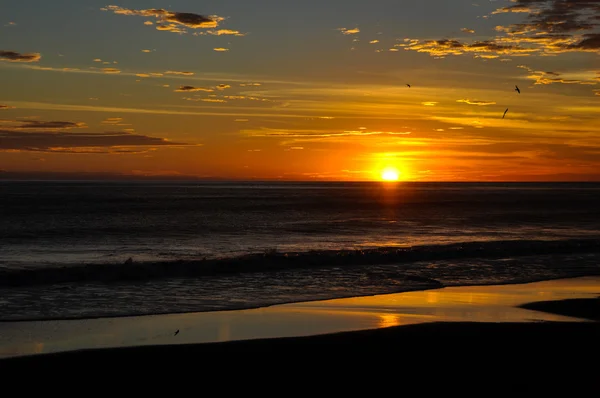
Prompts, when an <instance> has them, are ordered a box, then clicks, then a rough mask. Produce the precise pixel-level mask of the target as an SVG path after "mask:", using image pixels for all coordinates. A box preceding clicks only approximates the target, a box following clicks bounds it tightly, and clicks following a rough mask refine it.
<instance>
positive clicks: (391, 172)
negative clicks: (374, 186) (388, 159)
mask: <svg viewBox="0 0 600 398" xmlns="http://www.w3.org/2000/svg"><path fill="white" fill-rule="evenodd" d="M399 178H400V173H399V172H398V170H396V169H394V168H391V167H388V168H386V169H384V170H383V171H382V172H381V179H382V180H383V181H398V179H399Z"/></svg>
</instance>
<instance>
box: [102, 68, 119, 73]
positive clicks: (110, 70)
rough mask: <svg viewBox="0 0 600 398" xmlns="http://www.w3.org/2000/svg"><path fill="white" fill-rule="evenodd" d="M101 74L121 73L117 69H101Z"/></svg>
mask: <svg viewBox="0 0 600 398" xmlns="http://www.w3.org/2000/svg"><path fill="white" fill-rule="evenodd" d="M102 72H104V73H121V71H120V70H119V69H117V68H102Z"/></svg>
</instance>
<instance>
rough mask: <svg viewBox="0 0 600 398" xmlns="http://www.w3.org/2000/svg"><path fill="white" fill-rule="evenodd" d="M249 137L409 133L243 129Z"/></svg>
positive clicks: (321, 136) (331, 136)
mask: <svg viewBox="0 0 600 398" xmlns="http://www.w3.org/2000/svg"><path fill="white" fill-rule="evenodd" d="M242 133H245V134H247V135H249V136H251V137H288V138H335V137H366V136H399V135H410V134H411V132H410V131H399V132H398V131H367V130H312V129H294V130H289V129H271V128H267V127H262V128H260V129H257V130H244V131H242Z"/></svg>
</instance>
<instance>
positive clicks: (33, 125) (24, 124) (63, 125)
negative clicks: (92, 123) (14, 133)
mask: <svg viewBox="0 0 600 398" xmlns="http://www.w3.org/2000/svg"><path fill="white" fill-rule="evenodd" d="M4 122H5V123H6V122H8V123H9V124H11V125H13V126H14V127H13V126H11V128H14V129H17V130H27V129H32V130H33V129H49V130H67V129H73V128H85V127H87V126H86V124H85V123H82V122H64V121H41V120H27V121H17V120H9V121H4ZM15 124H16V125H15Z"/></svg>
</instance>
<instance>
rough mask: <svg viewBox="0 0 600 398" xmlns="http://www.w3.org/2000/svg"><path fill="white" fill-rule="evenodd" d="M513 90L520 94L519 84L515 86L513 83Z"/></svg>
mask: <svg viewBox="0 0 600 398" xmlns="http://www.w3.org/2000/svg"><path fill="white" fill-rule="evenodd" d="M515 91H516V92H517V93H519V94H521V90H519V86H516V85H515Z"/></svg>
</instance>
